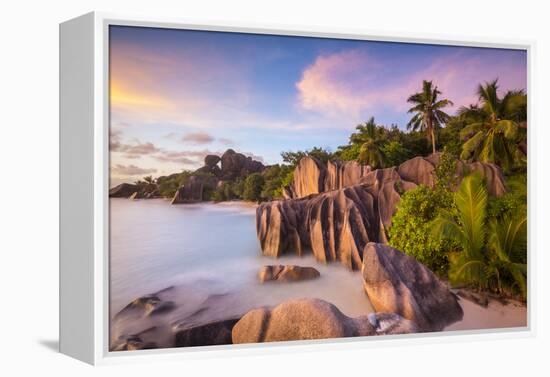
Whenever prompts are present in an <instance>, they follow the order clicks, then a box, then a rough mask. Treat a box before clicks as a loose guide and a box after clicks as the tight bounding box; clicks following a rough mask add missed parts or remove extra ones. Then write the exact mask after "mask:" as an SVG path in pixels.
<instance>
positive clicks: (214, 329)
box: [174, 318, 239, 347]
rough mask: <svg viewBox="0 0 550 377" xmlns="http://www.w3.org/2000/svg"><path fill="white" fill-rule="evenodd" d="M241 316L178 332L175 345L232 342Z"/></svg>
mask: <svg viewBox="0 0 550 377" xmlns="http://www.w3.org/2000/svg"><path fill="white" fill-rule="evenodd" d="M238 320H239V318H234V319H226V320H223V321H218V322H213V323H208V324H205V325H201V326H195V327H192V328H189V329H185V330H181V331H178V332H177V333H176V337H175V344H174V346H175V347H194V346H214V345H220V344H231V343H232V341H231V331H232V330H233V327H234V326H235V324H236V323H237V321H238Z"/></svg>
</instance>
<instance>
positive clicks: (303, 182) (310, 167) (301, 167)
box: [292, 157, 326, 198]
mask: <svg viewBox="0 0 550 377" xmlns="http://www.w3.org/2000/svg"><path fill="white" fill-rule="evenodd" d="M325 175H326V167H325V165H324V164H323V163H322V162H321V161H319V160H317V159H316V158H314V157H304V158H302V159H301V160H300V162H299V163H298V165H297V166H296V169H294V178H293V183H292V192H293V195H295V196H294V197H297V198H301V197H304V196H308V195H311V194H318V193H320V192H324V191H325V186H324V185H325Z"/></svg>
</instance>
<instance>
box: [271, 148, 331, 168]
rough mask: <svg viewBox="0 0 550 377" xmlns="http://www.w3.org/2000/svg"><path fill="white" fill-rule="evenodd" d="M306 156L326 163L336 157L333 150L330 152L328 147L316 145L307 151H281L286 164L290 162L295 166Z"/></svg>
mask: <svg viewBox="0 0 550 377" xmlns="http://www.w3.org/2000/svg"><path fill="white" fill-rule="evenodd" d="M306 156H310V157H314V158H316V159H318V160H320V161H322V162H324V163H325V164H326V163H327V162H328V161H329V160H331V159H332V158H333V157H334V155H333V153H332V152H330V151H329V150H327V149H324V148H320V147H314V148H312V149H310V150H306V151H296V152H292V151H286V152H281V157H282V158H283V162H285V163H286V164H288V165H290V166H293V167H295V166H296V165H298V162H300V160H301V159H302V158H303V157H306Z"/></svg>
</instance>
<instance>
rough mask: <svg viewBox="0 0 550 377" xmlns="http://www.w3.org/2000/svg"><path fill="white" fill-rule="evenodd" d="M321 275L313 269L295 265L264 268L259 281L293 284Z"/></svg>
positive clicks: (259, 274) (261, 270) (259, 273)
mask: <svg viewBox="0 0 550 377" xmlns="http://www.w3.org/2000/svg"><path fill="white" fill-rule="evenodd" d="M319 276H321V274H320V273H319V271H317V270H316V269H315V268H313V267H301V266H293V265H287V266H282V265H277V266H263V267H262V268H261V269H260V271H259V272H258V279H259V280H260V282H262V283H264V282H266V281H278V282H293V281H303V280H312V279H317V278H318V277H319Z"/></svg>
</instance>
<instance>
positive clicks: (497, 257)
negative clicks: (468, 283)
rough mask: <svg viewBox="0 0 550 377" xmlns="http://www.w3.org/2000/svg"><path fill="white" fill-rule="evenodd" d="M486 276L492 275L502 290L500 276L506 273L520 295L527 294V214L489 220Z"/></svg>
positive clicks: (499, 289) (524, 295)
mask: <svg viewBox="0 0 550 377" xmlns="http://www.w3.org/2000/svg"><path fill="white" fill-rule="evenodd" d="M487 246H488V252H489V264H488V267H487V270H488V275H489V277H494V280H495V281H496V284H497V289H498V291H499V292H502V279H503V278H505V276H502V275H503V274H507V275H509V276H510V277H511V279H512V280H513V281H514V282H515V284H516V285H517V286H518V288H519V290H520V292H521V295H522V297H523V298H525V297H526V296H527V278H526V275H527V216H525V215H520V216H516V217H512V216H506V217H504V218H503V219H502V220H500V221H498V220H496V219H493V220H492V221H491V222H490V223H489V238H488V241H487Z"/></svg>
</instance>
